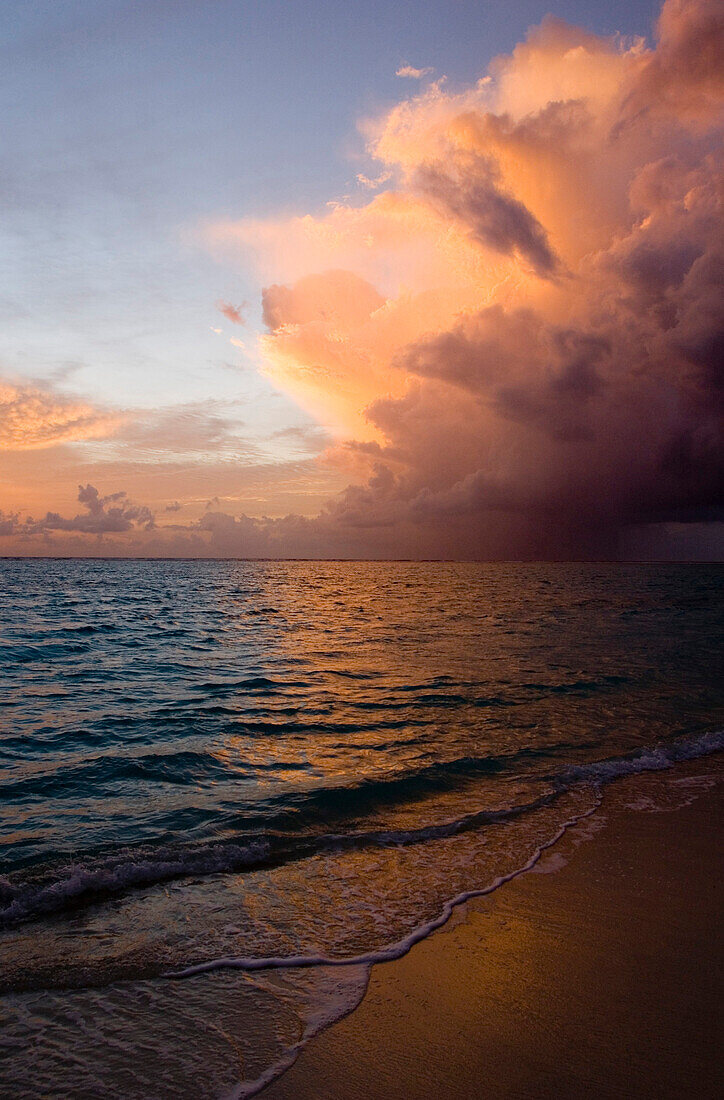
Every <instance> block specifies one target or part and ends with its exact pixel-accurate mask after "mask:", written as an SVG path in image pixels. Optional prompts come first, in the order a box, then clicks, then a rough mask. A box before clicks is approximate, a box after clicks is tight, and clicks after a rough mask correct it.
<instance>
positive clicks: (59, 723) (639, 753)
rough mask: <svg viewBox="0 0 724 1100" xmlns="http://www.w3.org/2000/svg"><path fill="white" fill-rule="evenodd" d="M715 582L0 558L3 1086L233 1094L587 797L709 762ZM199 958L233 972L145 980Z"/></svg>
mask: <svg viewBox="0 0 724 1100" xmlns="http://www.w3.org/2000/svg"><path fill="white" fill-rule="evenodd" d="M723 577H724V571H723V570H722V568H721V567H718V566H698V565H697V566H672V565H603V564H601V565H597V564H585V565H583V564H581V565H558V564H557V565H522V564H465V563H360V562H354V563H350V562H321V563H320V562H232V561H174V562H160V561H129V562H117V561H116V562H113V561H50V560H49V561H16V560H5V561H2V562H0V580H1V581H2V598H1V601H0V697H1V698H2V703H3V705H2V713H1V717H0V799H1V800H2V806H3V814H2V822H1V825H0V844H1V845H2V859H1V864H0V876H1V877H0V926H1V927H2V929H3V931H2V933H1V938H0V947H2V950H3V959H4V965H3V968H2V977H1V978H0V982H1V983H2V986H1V988H2V990H3V991H4V993H5V999H4V1004H5V1011H6V1012H8V1013H9V1014H10V1026H9V1028H8V1029H7V1032H6V1039H5V1040H4V1041H5V1042H7V1043H9V1044H10V1052H11V1053H12V1054H13V1056H14V1058H15V1059H16V1065H18V1066H21V1065H22V1074H23V1075H24V1076H23V1083H22V1084H21V1083H20V1081H19V1078H17V1077H16V1076H11V1077H10V1078H8V1080H9V1081H10V1082H11V1083H12V1087H13V1089H14V1095H27V1096H35V1095H58V1096H61V1095H68V1090H69V1089H72V1094H73V1095H78V1096H85V1095H88V1096H91V1095H98V1092H97V1090H98V1088H99V1087H102V1088H103V1089H104V1090H106V1091H105V1093H104V1094H107V1095H119V1096H152V1095H156V1094H157V1093H155V1092H154V1089H155V1088H157V1087H158V1086H157V1085H154V1084H153V1081H154V1074H156V1073H165V1074H166V1075H167V1078H164V1080H165V1081H166V1084H165V1085H164V1089H165V1091H164V1092H163V1095H168V1096H176V1095H178V1096H181V1095H189V1092H188V1074H192V1075H194V1080H197V1078H198V1075H199V1073H200V1072H201V1071H200V1067H201V1066H203V1080H204V1082H205V1083H204V1084H203V1086H199V1091H198V1092H196V1093H193V1092H192V1093H190V1094H191V1095H199V1096H201V1095H204V1096H205V1095H209V1096H215V1095H221V1094H223V1093H224V1092H227V1093H228V1092H229V1090H230V1089H231V1090H232V1091H233V1089H234V1088H236V1089H237V1090H238V1088H241V1089H242V1092H241V1093H239V1092H238V1091H237V1094H238V1095H241V1094H243V1092H244V1089H245V1088H247V1086H243V1085H239V1082H240V1081H246V1082H247V1085H248V1088H249V1089H250V1088H251V1084H250V1082H252V1081H253V1080H255V1079H257V1078H259V1077H260V1076H263V1074H264V1073H265V1072H267V1071H270V1067H271V1068H273V1067H274V1066H278V1065H281V1064H282V1063H283V1061H284V1058H285V1057H287V1056H288V1055H289V1051H290V1050H292V1048H293V1047H294V1044H295V1043H296V1042H298V1041H299V1040H300V1038H303V1037H304V1036H305V1035H306V1034H307V1033H311V1032H312V1031H314V1030H315V1029H316V1028H317V1027H318V1026H321V1023H323V1022H324V1020H326V1019H327V1018H333V1017H334V1015H335V1014H338V1013H339V1012H340V1011H344V1010H347V1009H348V1008H349V1007H350V1006H351V1005H352V1004H354V1003H355V1001H356V999H358V998H359V996H360V995H361V992H362V990H363V988H364V982H365V980H366V970H365V964H366V963H367V962H368V961H369V960H370V959H372V958H375V957H385V952H387V953H389V952H392V953H394V951H395V950H397V949H398V946H399V945H400V944H404V943H406V942H407V941H408V940H409V938H410V937H411V936H412V937H414V936H415V935H419V934H422V933H421V932H420V930H422V932H424V931H425V929H426V928H428V927H429V926H430V925H431V924H432V923H434V922H435V920H436V919H437V917H438V916H439V914H440V913H441V912H442V911H443V910H444V907H445V905H446V903H448V902H449V901H450V899H452V898H454V897H456V896H457V895H459V894H463V893H465V892H467V891H471V890H472V891H474V890H479V889H484V888H486V887H487V886H488V885H489V884H491V883H494V882H495V881H497V880H498V879H500V878H504V877H505V876H507V875H508V874H510V873H512V872H515V870H516V869H518V868H519V867H520V866H522V865H524V864H525V863H526V861H528V860H530V859H531V858H533V857H534V856H535V853H536V852H537V851H538V850H539V849H540V847H541V846H545V845H546V844H548V843H550V842H551V841H552V840H553V839H554V838H555V836H556V835H557V834H558V832H559V831H560V829H561V828H562V827H564V826H565V824H566V823H567V822H569V821H572V820H575V819H576V818H577V817H579V816H580V815H582V814H584V813H589V812H591V811H593V810H595V807H596V804H597V800H598V798H599V795H600V788H601V785H602V784H603V783H605V782H608V781H609V780H611V779H614V778H616V777H617V776H618V775H622V774H630V773H631V772H635V771H639V770H648V769H654V768H656V769H658V768H667V767H669V766H672V765H675V763H676V761H677V760H681V759H687V758H690V757H692V756H698V755H702V754H706V753H708V752H711V751H714V750H716V749H717V748H719V747H721V744H722V737H721V733H720V731H721V730H722V729H723V728H724V675H722V673H723V672H724V667H723V663H722V623H723V616H722V599H721V592H722V578H723ZM228 958H234V959H243V960H245V962H244V969H243V970H239V971H237V972H234V971H230V970H228V969H224V970H213V969H212V970H211V971H210V972H208V973H203V974H201V975H199V976H196V977H192V976H190V977H187V978H185V979H184V980H183V981H182V982H179V981H178V980H175V979H170V978H168V977H165V976H164V975H168V974H169V973H178V972H180V971H187V970H188V969H189V968H194V967H196V968H199V969H203V968H204V967H207V966H209V965H211V966H214V965H216V962H215V961H216V960H219V959H228ZM291 958H296V959H297V960H299V959H301V960H302V961H303V962H305V963H306V964H308V965H305V967H304V969H301V968H299V967H292V968H290V967H289V966H288V965H287V964H288V962H289V960H290V959H291ZM349 959H356V960H357V962H356V963H355V964H354V965H350V966H348V967H346V968H345V967H342V968H336V969H335V968H333V967H332V966H331V965H330V964H331V963H332V962H334V961H337V960H349ZM270 963H273V965H270ZM260 965H261V966H263V967H265V969H264V970H262V971H257V970H256V969H255V967H256V966H260ZM257 973H258V974H259V977H258V978H255V979H254V981H253V982H252V978H251V975H253V974H257ZM182 988H183V990H184V993H183V996H182V997H181V998H180V995H179V993H178V992H171V991H172V990H173V991H178V990H179V989H182ZM171 1004H172V1005H173V1006H174V1010H173V1012H175V1013H179V1012H180V1016H178V1018H177V1017H176V1016H174V1015H173V1012H172V1011H171V1009H170V1008H169V1005H171ZM39 1006H40V1007H39ZM69 1006H71V1007H69ZM180 1006H183V1010H181V1008H180ZM219 1011H223V1012H226V1013H227V1014H229V1015H230V1016H231V1017H233V1019H234V1020H236V1021H246V1023H245V1024H244V1026H241V1025H239V1026H240V1027H241V1035H237V1036H236V1038H235V1040H234V1043H232V1044H231V1047H229V1045H228V1043H227V1044H226V1045H224V1043H221V1045H220V1047H219V1050H218V1051H216V1052H215V1053H214V1052H211V1053H210V1050H209V1047H210V1045H211V1046H213V1043H211V1042H210V1040H208V1035H207V1038H206V1040H205V1041H204V1042H201V1041H198V1042H197V1041H196V1040H193V1041H190V1039H189V1036H191V1035H194V1034H195V1032H196V1029H197V1027H199V1026H202V1028H203V1024H202V1023H201V1022H202V1021H203V1020H205V1019H207V1017H208V1019H209V1020H210V1019H211V1016H212V1015H213V1013H214V1012H216V1013H218V1012H219ZM69 1013H70V1015H69ZM171 1018H173V1021H174V1022H173V1024H172V1023H170V1022H169V1020H170V1019H171ZM38 1019H42V1020H43V1021H44V1023H43V1025H42V1027H40V1031H38V1027H39V1025H38V1023H37V1021H38ZM73 1019H75V1021H76V1024H75V1025H73V1024H72V1020H73ZM78 1019H81V1020H85V1021H93V1023H92V1026H90V1025H88V1026H86V1027H84V1028H81V1033H82V1034H85V1035H86V1039H85V1040H83V1041H82V1042H81V1043H80V1047H77V1049H76V1047H73V1049H74V1050H75V1051H76V1053H75V1054H74V1055H73V1058H71V1059H70V1062H69V1063H68V1064H67V1065H66V1064H65V1063H62V1060H61V1062H60V1063H59V1062H58V1057H59V1056H58V1050H59V1049H61V1048H63V1044H65V1048H64V1049H66V1050H67V1048H68V1044H71V1045H72V1044H73V1043H74V1044H77V1043H78V1042H80V1040H79V1039H78V1034H79V1031H78V1026H77V1021H78ZM225 1019H226V1017H225ZM251 1019H253V1020H254V1021H255V1024H254V1026H253V1027H252V1026H251V1025H250V1020H251ZM69 1021H70V1022H69ZM162 1022H163V1023H162ZM214 1026H216V1025H214ZM224 1026H225V1027H226V1029H227V1032H226V1033H227V1034H228V1030H229V1027H230V1025H229V1022H228V1019H226V1023H225V1025H224ZM109 1029H110V1030H111V1031H112V1032H113V1034H114V1035H115V1036H117V1037H119V1036H120V1038H119V1039H118V1049H117V1051H116V1055H113V1056H111V1055H110V1054H109V1052H108V1043H107V1041H106V1042H105V1046H104V1039H103V1036H104V1035H105V1036H106V1040H107V1034H108V1031H109ZM310 1029H311V1030H310ZM221 1030H223V1029H221ZM149 1031H150V1033H152V1034H154V1033H155V1034H156V1035H157V1042H156V1043H155V1044H154V1043H152V1044H151V1047H152V1048H153V1050H152V1053H151V1054H149V1055H148V1058H149V1059H150V1060H149V1061H148V1063H147V1064H146V1063H144V1061H143V1058H139V1055H138V1051H139V1049H140V1048H143V1049H145V1047H144V1045H143V1043H142V1042H141V1039H140V1036H141V1034H143V1036H144V1042H145V1043H146V1046H148V1035H149ZM69 1036H73V1038H72V1040H71V1038H69ZM93 1036H95V1038H93ZM170 1036H171V1037H170ZM173 1036H175V1040H174V1039H173ZM181 1040H183V1041H181ZM31 1041H32V1043H33V1044H34V1050H35V1052H36V1054H35V1061H34V1063H33V1066H30V1065H29V1064H28V1063H27V1060H23V1059H22V1058H20V1055H19V1052H20V1050H21V1049H24V1048H23V1044H25V1047H27V1044H28V1043H29V1042H31ZM174 1042H175V1043H176V1045H174ZM84 1044H85V1045H84ZM242 1047H243V1054H239V1051H240V1050H241V1049H242ZM192 1048H193V1049H192ZM232 1048H233V1050H232ZM160 1049H163V1051H164V1052H165V1053H166V1055H167V1056H168V1066H167V1067H166V1068H165V1069H163V1070H161V1069H159V1061H158V1058H159V1050H160ZM214 1049H215V1048H214ZM101 1051H104V1053H103V1054H101V1053H100V1052H101ZM230 1051H231V1053H230ZM234 1052H236V1053H234ZM109 1058H110V1062H109V1061H108V1059H109ZM114 1058H115V1061H114ZM18 1059H19V1060H18ZM104 1059H105V1061H104ZM240 1060H241V1061H240ZM165 1064H166V1063H164V1065H165ZM144 1066H145V1068H143V1067H144ZM104 1067H105V1068H104ZM184 1067H185V1068H184ZM13 1072H15V1071H13ZM17 1072H18V1073H20V1070H18V1071H17ZM184 1074H186V1077H184ZM68 1075H70V1076H68ZM1 1080H2V1071H0V1081H1ZM99 1082H100V1085H99ZM184 1082H185V1083H184ZM23 1089H25V1090H26V1091H23ZM94 1089H95V1090H96V1091H95V1092H94V1091H93V1090H94ZM114 1089H117V1091H114ZM54 1090H56V1091H54ZM63 1090H65V1091H63ZM184 1090H186V1091H184Z"/></svg>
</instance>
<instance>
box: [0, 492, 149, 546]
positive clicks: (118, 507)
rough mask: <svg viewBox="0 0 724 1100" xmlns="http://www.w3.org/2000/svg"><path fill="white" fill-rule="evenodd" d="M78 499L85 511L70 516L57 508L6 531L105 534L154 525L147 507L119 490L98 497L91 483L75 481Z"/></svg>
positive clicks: (147, 527)
mask: <svg viewBox="0 0 724 1100" xmlns="http://www.w3.org/2000/svg"><path fill="white" fill-rule="evenodd" d="M78 502H79V503H80V504H82V505H83V506H84V508H85V509H86V511H85V512H81V513H80V514H79V515H76V516H74V517H72V518H70V519H68V518H64V517H63V516H60V515H59V514H58V513H57V512H48V513H47V514H46V515H45V516H44V517H43V518H42V519H39V520H33V519H31V518H28V520H27V521H26V522H25V524H23V525H21V526H20V527H17V526H16V530H15V531H12V532H8V533H11V534H15V533H18V534H25V535H37V534H41V533H47V532H55V531H78V532H81V533H82V534H84V535H105V534H120V533H122V532H125V531H130V530H131V529H132V528H143V529H144V530H146V531H150V530H151V529H152V528H153V527H154V526H155V518H154V515H153V513H152V512H151V510H150V508H147V507H146V506H145V505H142V504H133V503H131V502H130V501H129V500H128V499H127V497H126V493H125V492H122V491H121V492H116V493H110V494H109V495H108V496H104V497H102V496H101V495H100V493H99V492H98V489H96V487H95V486H94V485H90V484H88V485H79V486H78Z"/></svg>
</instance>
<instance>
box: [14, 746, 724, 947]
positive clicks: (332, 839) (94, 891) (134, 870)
mask: <svg viewBox="0 0 724 1100" xmlns="http://www.w3.org/2000/svg"><path fill="white" fill-rule="evenodd" d="M721 749H724V730H719V731H714V732H709V733H704V734H701V735H699V736H696V737H689V738H682V739H680V740H678V741H673V742H670V743H668V744H658V745H653V746H650V747H647V748H644V749H640V750H637V751H636V752H634V753H630V754H627V755H625V756H619V757H614V758H609V759H606V760H600V761H596V762H593V763H589V764H583V765H577V766H573V767H568V768H565V769H563V770H562V771H559V772H557V773H554V774H551V775H548V776H545V777H543V778H544V779H545V780H546V781H547V789H546V791H545V793H543V794H541V795H539V796H538V797H535V798H533V799H532V800H530V801H528V802H524V803H521V804H517V805H513V806H508V807H502V808H499V809H476V810H472V811H471V812H470V813H467V814H464V815H462V816H459V817H456V818H453V819H450V820H446V821H443V822H437V823H434V824H426V825H422V826H419V827H416V828H408V829H374V830H357V831H349V832H344V833H335V832H326V833H321V834H320V833H316V834H309V833H300V832H296V833H290V832H284V831H282V830H281V829H271V828H269V827H268V825H269V819H267V822H266V824H267V828H266V829H265V830H264V831H263V832H260V833H259V834H258V835H254V836H248V835H247V836H245V837H244V838H243V840H240V839H239V838H238V837H237V838H236V839H235V840H233V841H232V840H226V841H215V842H212V843H206V844H203V843H199V844H196V845H193V846H191V845H188V846H182V845H178V846H174V845H162V846H151V845H144V846H140V845H139V846H136V847H134V848H130V849H124V850H121V851H116V852H115V853H113V854H112V855H107V856H99V857H97V858H95V859H91V860H88V861H87V862H86V863H71V864H65V865H63V866H62V867H56V868H54V869H53V871H52V872H51V875H52V877H50V878H48V877H42V872H39V873H38V874H37V875H32V874H31V876H30V877H29V878H28V879H25V880H19V879H14V880H13V881H11V880H10V879H9V878H5V879H0V926H3V925H11V924H16V923H19V922H22V921H27V920H32V919H36V918H38V917H44V916H48V915H50V914H52V913H56V912H60V911H62V910H64V909H67V908H71V907H73V908H74V907H78V906H81V905H84V904H91V903H93V902H95V901H98V900H101V899H103V898H104V897H107V896H109V895H116V894H120V893H124V892H126V891H128V890H132V889H138V888H140V887H146V888H147V887H152V886H156V885H158V884H160V883H163V882H168V881H170V880H172V879H179V878H185V877H189V876H194V877H206V876H211V875H218V874H229V873H239V872H243V871H246V870H250V869H252V868H255V867H262V866H265V867H269V866H275V865H279V864H280V863H284V862H289V861H291V860H299V859H304V858H307V857H309V856H313V855H316V854H320V853H324V852H332V851H344V850H348V849H353V848H368V847H385V846H389V845H410V844H420V843H425V842H426V841H430V840H437V839H442V838H445V837H452V836H455V835H457V834H460V833H463V832H467V831H470V830H474V829H480V828H485V827H486V826H488V825H491V824H496V823H499V822H501V821H505V820H509V819H513V818H515V817H519V816H521V815H523V814H525V813H529V812H531V811H534V810H536V809H540V808H541V807H543V806H546V805H549V804H551V803H552V802H553V801H554V800H555V799H556V798H557V797H558V795H560V794H561V793H563V792H564V791H567V790H570V789H571V788H572V787H574V786H578V785H588V786H590V787H592V788H599V787H601V786H602V785H604V784H606V783H609V782H611V781H613V780H615V779H619V778H623V777H625V776H630V775H636V774H639V773H641V772H647V771H661V770H663V769H666V768H670V767H672V766H674V765H675V764H677V763H679V762H681V761H685V760H692V759H695V758H696V757H700V756H706V755H709V754H711V753H714V752H717V751H720V750H721ZM523 751H524V752H526V751H527V750H523ZM490 763H491V762H490V761H488V762H487V766H488V767H489V765H490ZM493 763H497V761H494V762H493ZM471 766H473V768H474V769H475V770H483V768H484V767H485V766H486V762H485V760H484V759H483V760H479V761H478V760H475V759H470V758H465V759H464V760H457V761H451V762H448V763H447V764H438V765H436V766H433V768H435V767H436V768H437V769H438V771H439V769H442V770H443V774H446V773H449V772H450V771H453V770H455V771H457V774H458V775H459V774H460V771H461V769H463V768H464V769H466V770H467V772H468V774H469V769H470V768H471ZM429 770H431V769H423V773H424V772H427V771H429ZM413 778H414V776H413ZM418 778H419V774H418ZM438 778H439V774H438ZM400 783H408V784H409V783H410V777H409V776H408V777H407V778H406V779H396V780H391V781H378V782H376V783H370V782H369V781H366V782H364V783H362V784H360V785H358V786H357V787H356V788H353V789H352V790H350V788H349V787H340V788H336V789H330V788H323V789H322V790H321V791H314V792H311V793H310V794H309V796H308V797H309V798H311V800H312V801H311V803H308V804H307V806H306V808H307V810H309V809H310V808H312V807H315V806H316V807H317V809H319V805H320V800H322V799H324V800H326V808H327V809H329V805H330V802H329V800H330V798H331V797H333V798H334V800H335V801H338V802H339V803H340V804H342V803H344V802H346V801H348V800H349V799H350V798H353V799H355V798H356V799H358V798H359V795H360V793H362V794H364V795H366V796H370V798H371V801H373V802H375V803H376V804H379V802H380V793H381V788H384V787H385V786H391V785H393V784H400ZM408 793H409V789H408ZM298 797H299V796H298ZM273 801H275V800H270V802H269V803H268V804H267V805H269V806H271V803H272V802H273ZM277 801H278V803H279V811H280V812H279V813H278V815H277V816H276V818H274V819H272V820H273V821H274V820H275V821H276V823H277V824H279V823H280V822H284V821H288V820H289V817H290V816H291V817H293V816H294V815H293V811H292V810H290V809H289V805H288V798H287V806H286V810H285V808H284V806H283V804H282V800H281V799H279V800H277ZM354 808H355V811H359V802H358V801H355V805H354ZM314 817H315V815H314V814H310V820H314ZM454 904H460V902H459V901H456V902H455V903H454ZM288 965H292V964H288ZM295 965H302V964H295ZM304 965H312V963H305V964H304ZM317 965H322V963H321V962H319V963H318V964H317ZM325 965H326V964H325Z"/></svg>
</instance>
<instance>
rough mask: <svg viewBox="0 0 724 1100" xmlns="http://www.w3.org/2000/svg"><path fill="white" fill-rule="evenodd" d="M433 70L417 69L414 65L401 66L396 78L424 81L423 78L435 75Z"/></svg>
mask: <svg viewBox="0 0 724 1100" xmlns="http://www.w3.org/2000/svg"><path fill="white" fill-rule="evenodd" d="M434 72H435V70H434V69H432V68H426V69H415V68H414V67H413V66H412V65H401V66H400V68H399V69H398V70H397V72H396V73H395V76H402V77H409V79H410V80H422V78H423V77H425V76H429V75H430V73H434Z"/></svg>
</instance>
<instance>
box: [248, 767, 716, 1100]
mask: <svg viewBox="0 0 724 1100" xmlns="http://www.w3.org/2000/svg"><path fill="white" fill-rule="evenodd" d="M712 771H713V765H712V763H711V761H704V762H700V763H698V764H691V765H686V766H684V767H683V768H680V769H677V772H676V777H675V779H674V782H673V783H672V782H671V777H669V779H668V780H662V779H661V778H660V777H659V776H639V777H637V778H636V779H632V780H627V781H623V782H621V783H619V784H615V785H613V786H612V787H610V788H609V789H608V791H607V793H606V796H605V800H604V805H603V807H602V810H601V811H599V814H598V815H597V816H596V817H595V818H592V819H589V821H588V822H585V823H583V824H582V825H580V826H579V827H578V828H577V829H574V830H572V831H571V832H570V833H569V834H568V835H567V836H566V837H565V838H564V839H563V840H562V841H561V842H560V843H559V844H558V845H557V846H556V848H555V849H554V850H552V851H551V852H550V853H549V854H547V855H546V856H544V858H543V859H542V861H541V863H540V864H539V865H538V868H537V869H536V871H535V872H531V873H527V874H524V875H522V876H521V877H519V878H518V879H516V880H515V881H513V882H512V883H509V884H508V885H506V886H505V887H504V888H502V889H500V890H498V891H497V892H496V893H495V894H493V895H491V896H490V897H487V898H482V899H477V900H476V901H474V902H471V903H469V904H468V905H467V906H466V907H465V910H464V911H461V912H460V913H459V914H458V915H457V916H456V917H454V918H453V920H452V921H451V922H450V924H448V926H447V927H446V928H445V929H443V930H442V931H440V932H438V933H436V934H435V935H433V936H431V937H430V938H429V939H428V940H426V941H424V942H423V943H421V944H419V945H418V946H417V947H415V948H414V949H413V950H412V951H411V952H410V954H409V955H407V956H406V957H405V958H402V959H400V960H398V961H396V962H393V963H389V964H384V965H378V966H376V967H375V968H374V969H373V972H372V975H371V979H370V984H369V989H368V992H367V995H366V996H365V998H364V1001H363V1002H362V1004H361V1005H360V1007H359V1008H358V1009H357V1010H356V1011H355V1012H353V1013H352V1014H351V1015H350V1016H348V1017H347V1018H346V1019H344V1020H342V1021H340V1022H339V1023H337V1024H336V1025H335V1026H333V1027H332V1028H331V1029H329V1030H328V1031H327V1032H325V1033H323V1034H322V1035H320V1036H318V1037H317V1038H316V1039H315V1040H314V1041H313V1042H312V1043H311V1044H310V1045H309V1046H308V1047H307V1048H306V1049H305V1050H304V1051H303V1052H302V1054H301V1055H300V1057H299V1059H298V1061H297V1062H296V1064H295V1065H294V1066H293V1067H292V1068H291V1069H290V1070H289V1071H288V1072H287V1073H286V1074H285V1075H284V1077H283V1078H281V1079H280V1080H278V1081H277V1082H275V1083H274V1084H272V1085H271V1086H270V1087H269V1088H268V1089H267V1090H265V1092H264V1097H265V1098H267V1100H358V1098H359V1100H362V1098H365V1100H383V1098H384V1100H427V1098H429V1097H437V1098H438V1100H443V1098H445V1100H448V1098H449V1100H453V1098H472V1097H491V1098H499V1097H500V1098H503V1097H505V1098H524V1097H525V1098H528V1097H531V1098H533V1097H570V1098H574V1097H575V1098H579V1097H654V1096H656V1097H659V1098H661V1097H667V1098H669V1097H670V1098H672V1100H673V1098H675V1097H677V1098H678V1097H681V1098H683V1097H692V1098H693V1097H696V1098H697V1100H702V1098H708V1097H711V1098H714V1097H719V1096H721V1095H723V1094H724V1075H723V1074H722V1066H721V1050H722V1046H723V1044H722V1038H723V1036H722V1027H721V1012H720V1009H721V992H722V976H723V974H724V967H723V966H722V945H721V939H720V937H719V935H718V929H719V918H720V907H721V893H722V891H721V883H722V879H721V870H720V860H719V847H720V846H719V839H720V834H721V823H722V818H721V806H722V792H723V791H724V786H722V783H721V781H719V782H718V783H716V784H712V783H711V774H712ZM707 777H709V778H707ZM664 782H667V783H668V793H665V794H664V798H663V801H664V802H666V803H668V804H667V809H666V810H665V812H662V811H661V810H657V811H655V812H650V810H649V811H648V812H647V811H646V810H643V811H642V810H641V809H632V808H631V806H635V807H646V806H649V805H650V804H651V801H652V799H655V800H656V801H657V802H658V803H661V801H662V783H664ZM695 793H696V797H695V798H694V797H693V795H694V794H695Z"/></svg>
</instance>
